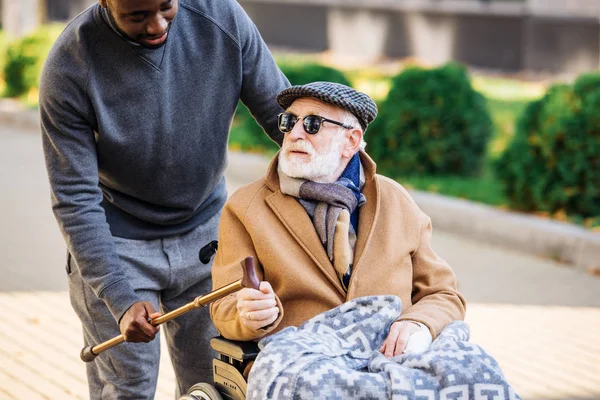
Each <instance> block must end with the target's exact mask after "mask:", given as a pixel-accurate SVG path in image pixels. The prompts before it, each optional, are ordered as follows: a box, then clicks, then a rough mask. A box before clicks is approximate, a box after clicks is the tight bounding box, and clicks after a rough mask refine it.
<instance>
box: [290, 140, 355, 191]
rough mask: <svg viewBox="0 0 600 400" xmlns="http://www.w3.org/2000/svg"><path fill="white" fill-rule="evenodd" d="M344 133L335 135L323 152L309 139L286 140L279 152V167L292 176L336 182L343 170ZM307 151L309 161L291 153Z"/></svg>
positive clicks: (321, 181)
mask: <svg viewBox="0 0 600 400" xmlns="http://www.w3.org/2000/svg"><path fill="white" fill-rule="evenodd" d="M343 142H344V136H343V135H335V136H334V137H333V139H332V140H331V143H330V144H329V146H328V147H327V148H325V149H323V152H322V154H319V153H317V152H316V151H315V148H314V147H313V146H312V144H311V143H310V142H309V141H307V140H298V141H296V142H286V143H284V144H283V147H282V148H281V152H280V153H279V167H280V168H281V171H282V172H283V173H284V174H286V175H287V176H289V177H291V178H300V179H306V180H309V181H314V182H320V183H332V182H335V181H336V180H337V179H338V178H339V175H340V174H341V173H342V171H338V169H339V168H340V165H341V163H342V154H341V153H342V152H341V145H342V143H343ZM294 150H297V151H305V152H307V153H308V154H309V156H310V161H309V162H304V161H302V160H301V159H300V156H296V155H294V154H291V153H290V152H291V151H294Z"/></svg>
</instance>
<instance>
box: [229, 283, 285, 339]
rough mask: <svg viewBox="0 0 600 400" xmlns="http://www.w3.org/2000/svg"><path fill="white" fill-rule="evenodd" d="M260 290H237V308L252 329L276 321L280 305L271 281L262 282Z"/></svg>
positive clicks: (243, 320) (243, 321) (245, 322)
mask: <svg viewBox="0 0 600 400" xmlns="http://www.w3.org/2000/svg"><path fill="white" fill-rule="evenodd" d="M259 289H260V290H256V289H250V288H244V289H242V290H240V291H239V292H237V309H238V312H239V313H240V318H241V319H242V323H243V324H244V325H246V326H247V327H248V328H250V329H260V328H264V327H265V326H268V325H270V324H272V323H273V322H275V320H276V319H277V317H278V316H279V307H277V301H276V300H275V293H274V292H273V288H272V287H271V285H270V284H269V282H264V281H263V282H261V283H260V286H259Z"/></svg>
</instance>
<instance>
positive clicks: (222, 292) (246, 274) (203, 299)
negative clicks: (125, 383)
mask: <svg viewBox="0 0 600 400" xmlns="http://www.w3.org/2000/svg"><path fill="white" fill-rule="evenodd" d="M241 264H242V273H243V276H242V279H240V280H239V281H236V282H233V283H230V284H229V285H226V286H223V287H221V288H219V289H216V290H213V291H212V292H210V293H208V294H205V295H204V296H199V297H196V298H195V299H194V301H192V302H190V303H188V304H186V305H184V306H182V307H179V308H177V309H175V310H173V311H171V312H168V313H166V314H164V315H161V316H160V317H157V318H153V319H152V320H150V321H149V322H150V323H151V324H152V325H154V326H157V325H160V324H162V323H164V322H167V321H170V320H172V319H174V318H177V317H179V316H180V315H183V314H185V313H187V312H188V311H191V310H194V309H196V308H201V307H204V306H206V305H207V304H210V303H212V302H213V301H215V300H218V299H220V298H222V297H225V296H228V295H230V294H232V293H235V292H237V291H238V290H240V289H242V288H252V289H257V290H258V286H259V284H260V282H259V281H258V278H257V276H256V270H255V268H254V258H252V257H246V259H245V260H244V261H242V263H241ZM124 341H125V338H124V337H123V335H119V336H115V337H114V338H112V339H109V340H107V341H106V342H104V343H100V344H97V345H95V346H87V347H84V348H83V349H82V350H81V354H80V356H81V359H82V360H83V361H85V362H90V361H93V360H94V359H95V358H96V357H97V356H98V354H100V353H102V352H103V351H106V350H108V349H110V348H112V347H115V346H116V345H118V344H121V343H123V342H124Z"/></svg>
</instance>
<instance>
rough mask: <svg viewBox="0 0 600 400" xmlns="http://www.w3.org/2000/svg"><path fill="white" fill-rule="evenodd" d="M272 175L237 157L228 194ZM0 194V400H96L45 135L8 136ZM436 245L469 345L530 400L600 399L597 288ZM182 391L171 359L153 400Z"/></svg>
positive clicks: (532, 264) (580, 279)
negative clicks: (91, 396) (463, 313)
mask: <svg viewBox="0 0 600 400" xmlns="http://www.w3.org/2000/svg"><path fill="white" fill-rule="evenodd" d="M263 168H264V160H261V159H259V158H256V157H254V156H251V155H245V154H234V155H232V158H231V161H230V166H229V168H228V173H227V174H228V177H229V182H228V184H229V188H230V191H231V190H232V189H234V188H236V187H237V186H239V185H241V184H243V183H245V182H247V181H248V180H250V179H254V178H255V177H256V175H257V174H260V173H261V172H262V171H263ZM0 187H2V188H3V195H2V197H0V202H1V203H0V210H1V211H0V213H1V214H0V217H1V218H0V224H1V226H2V229H0V246H1V247H0V307H1V309H2V310H3V312H4V315H5V318H4V319H3V323H2V324H0V400H5V399H7V400H8V399H19V400H21V399H28V400H29V399H52V400H62V399H87V398H88V395H87V385H86V381H85V365H84V364H83V363H82V362H81V361H80V360H79V351H80V350H81V346H82V339H81V327H80V324H79V321H78V320H77V318H76V317H75V314H74V312H73V311H72V309H71V306H70V304H69V299H68V295H67V293H66V279H65V276H64V243H63V242H62V238H61V237H60V234H59V233H58V229H57V227H56V222H55V221H54V218H53V217H52V215H51V212H50V204H49V194H48V185H47V182H46V177H45V171H44V167H43V157H42V153H41V146H40V140H39V135H36V134H23V133H22V132H20V131H17V130H11V129H8V128H6V127H4V126H1V127H0ZM433 244H434V248H435V249H436V251H437V252H438V253H439V254H440V255H441V256H442V257H444V258H445V259H446V260H447V261H448V262H449V263H450V264H451V265H452V266H453V268H454V269H455V271H456V274H457V276H458V279H459V285H460V290H461V291H462V292H463V294H464V295H465V297H466V298H467V301H468V312H467V322H468V323H469V324H470V326H471V330H472V336H471V340H472V341H473V342H475V343H478V344H480V345H482V346H483V347H484V348H485V349H486V350H488V351H489V352H490V353H491V354H492V355H493V356H494V357H495V358H496V359H497V360H498V362H499V363H500V366H501V367H502V368H503V370H504V372H505V374H506V376H507V378H508V381H509V382H510V383H511V384H512V385H513V386H514V387H515V389H516V390H517V392H518V393H519V394H520V395H521V396H522V397H523V398H524V399H526V400H527V399H530V400H546V399H548V400H553V399H557V400H558V399H573V400H598V399H600V378H598V377H599V376H600V343H599V342H598V340H597V339H598V332H600V279H599V278H596V277H593V276H590V275H587V274H585V273H582V272H581V271H579V270H576V269H573V268H569V267H565V266H563V265H560V264H556V263H554V262H551V261H548V260H545V259H540V258H536V257H532V256H529V255H525V254H522V253H518V252H515V251H510V250H506V249H503V248H501V247H498V246H493V245H486V244H482V243H479V242H477V241H475V240H473V239H465V238H462V237H459V236H456V235H453V234H449V233H446V232H443V231H441V230H438V229H436V230H434V243H433ZM173 393H174V377H173V371H172V368H171V366H170V364H169V361H168V360H167V359H166V357H163V360H162V361H161V372H160V378H159V387H158V391H157V395H156V399H172V398H173Z"/></svg>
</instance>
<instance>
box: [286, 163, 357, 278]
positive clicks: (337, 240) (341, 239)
mask: <svg viewBox="0 0 600 400" xmlns="http://www.w3.org/2000/svg"><path fill="white" fill-rule="evenodd" d="M277 172H278V173H279V184H280V188H281V192H282V193H283V194H286V195H289V196H293V197H296V198H297V199H298V201H299V202H300V204H301V205H302V207H304V209H305V210H306V212H307V213H308V215H309V216H310V218H311V220H312V223H313V225H314V227H315V230H316V232H317V235H318V236H319V239H320V240H321V243H322V244H323V247H324V248H325V251H326V252H327V257H328V258H329V261H331V263H332V264H333V266H334V268H335V270H336V272H337V274H338V277H339V278H340V281H341V283H342V286H343V287H344V289H345V290H348V284H349V282H350V275H351V273H352V263H353V261H354V248H355V246H356V231H357V228H358V207H360V206H362V205H363V204H364V203H365V202H366V199H365V196H363V194H362V193H361V192H360V191H361V189H362V187H363V186H364V182H365V179H364V171H363V168H362V165H361V164H360V159H359V157H358V153H357V154H355V155H354V157H353V158H352V159H351V160H350V162H349V163H348V166H347V167H346V169H345V170H344V172H343V173H342V175H341V177H340V178H339V179H338V180H337V181H336V182H333V183H318V182H313V181H309V180H305V179H298V178H292V177H289V176H287V175H286V174H284V173H283V171H281V168H278V170H277Z"/></svg>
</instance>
